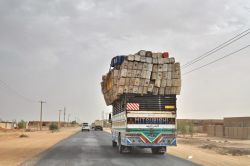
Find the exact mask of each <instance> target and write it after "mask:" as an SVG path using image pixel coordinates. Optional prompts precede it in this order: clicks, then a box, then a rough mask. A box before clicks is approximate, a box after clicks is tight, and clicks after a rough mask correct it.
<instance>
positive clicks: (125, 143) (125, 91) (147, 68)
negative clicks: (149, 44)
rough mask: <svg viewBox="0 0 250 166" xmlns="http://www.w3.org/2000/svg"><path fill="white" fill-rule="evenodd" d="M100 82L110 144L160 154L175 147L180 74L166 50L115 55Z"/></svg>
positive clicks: (121, 151) (120, 149) (125, 150)
mask: <svg viewBox="0 0 250 166" xmlns="http://www.w3.org/2000/svg"><path fill="white" fill-rule="evenodd" d="M101 85H102V92H103V95H104V99H105V102H106V104H107V105H112V145H113V147H116V146H118V149H119V152H120V153H123V152H129V151H131V150H132V149H133V147H139V148H151V150H152V153H153V154H164V153H165V152H166V149H167V146H176V111H177V108H176V95H179V94H180V90H181V73H180V64H179V63H177V62H175V59H174V58H173V57H171V58H170V57H169V54H168V52H164V53H152V52H151V51H144V50H141V51H139V52H138V53H136V54H133V55H127V56H116V57H114V58H113V59H112V60H111V65H110V70H109V72H108V73H107V74H106V75H103V77H102V83H101Z"/></svg>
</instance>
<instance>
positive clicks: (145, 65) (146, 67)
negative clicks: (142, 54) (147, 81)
mask: <svg viewBox="0 0 250 166" xmlns="http://www.w3.org/2000/svg"><path fill="white" fill-rule="evenodd" d="M147 69H148V64H147V63H143V65H142V70H145V71H147Z"/></svg>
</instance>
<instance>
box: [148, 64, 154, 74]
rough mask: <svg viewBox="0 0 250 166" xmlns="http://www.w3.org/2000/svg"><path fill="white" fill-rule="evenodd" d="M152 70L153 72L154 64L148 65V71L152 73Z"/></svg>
mask: <svg viewBox="0 0 250 166" xmlns="http://www.w3.org/2000/svg"><path fill="white" fill-rule="evenodd" d="M152 70H153V64H148V68H147V71H150V72H152Z"/></svg>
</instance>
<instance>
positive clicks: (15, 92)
mask: <svg viewBox="0 0 250 166" xmlns="http://www.w3.org/2000/svg"><path fill="white" fill-rule="evenodd" d="M0 83H1V84H0V85H2V86H3V87H5V88H7V89H8V90H9V91H10V92H12V94H15V95H17V96H19V97H20V98H22V99H23V100H25V101H27V102H30V103H36V102H37V101H35V100H32V99H30V98H28V97H26V96H24V95H22V94H21V93H19V92H17V91H16V90H15V89H13V88H11V86H9V85H8V84H7V83H6V82H5V81H3V80H0Z"/></svg>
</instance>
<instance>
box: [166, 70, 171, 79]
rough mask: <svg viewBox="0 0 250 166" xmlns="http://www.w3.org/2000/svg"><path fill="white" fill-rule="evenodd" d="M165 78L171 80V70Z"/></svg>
mask: <svg viewBox="0 0 250 166" xmlns="http://www.w3.org/2000/svg"><path fill="white" fill-rule="evenodd" d="M167 79H169V80H171V79H172V72H169V71H168V72H167Z"/></svg>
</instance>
